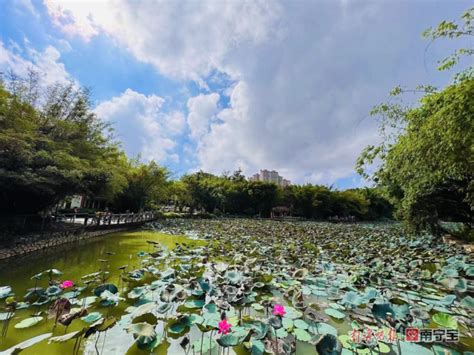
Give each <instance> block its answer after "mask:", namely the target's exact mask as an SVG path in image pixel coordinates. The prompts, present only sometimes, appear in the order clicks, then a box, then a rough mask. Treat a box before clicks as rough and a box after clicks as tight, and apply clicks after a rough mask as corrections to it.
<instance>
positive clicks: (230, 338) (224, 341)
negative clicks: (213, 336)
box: [217, 333, 242, 348]
mask: <svg viewBox="0 0 474 355" xmlns="http://www.w3.org/2000/svg"><path fill="white" fill-rule="evenodd" d="M217 342H218V343H219V345H220V346H222V347H224V348H228V347H233V346H237V345H239V344H240V343H241V342H242V341H241V339H240V338H239V337H238V336H236V335H234V334H232V333H229V334H225V335H223V336H221V337H220V338H217Z"/></svg>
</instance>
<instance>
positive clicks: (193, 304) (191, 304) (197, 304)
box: [184, 299, 205, 308]
mask: <svg viewBox="0 0 474 355" xmlns="http://www.w3.org/2000/svg"><path fill="white" fill-rule="evenodd" d="M204 303H205V301H204V300H195V299H190V300H187V301H186V302H185V303H184V306H185V307H186V308H202V307H204Z"/></svg>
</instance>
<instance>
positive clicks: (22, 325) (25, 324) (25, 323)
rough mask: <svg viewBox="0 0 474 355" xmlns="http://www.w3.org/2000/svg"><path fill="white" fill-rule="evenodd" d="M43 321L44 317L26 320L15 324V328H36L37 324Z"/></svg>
mask: <svg viewBox="0 0 474 355" xmlns="http://www.w3.org/2000/svg"><path fill="white" fill-rule="evenodd" d="M42 320H43V317H41V316H36V317H31V318H26V319H23V320H22V321H21V322H18V323H17V324H15V328H17V329H23V328H29V327H32V326H34V325H35V324H38V323H39V322H41V321H42Z"/></svg>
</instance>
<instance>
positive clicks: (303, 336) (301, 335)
mask: <svg viewBox="0 0 474 355" xmlns="http://www.w3.org/2000/svg"><path fill="white" fill-rule="evenodd" d="M293 334H294V335H295V337H296V339H298V340H299V341H304V342H309V341H311V334H309V333H308V332H307V331H306V330H304V329H299V328H295V329H294V330H293Z"/></svg>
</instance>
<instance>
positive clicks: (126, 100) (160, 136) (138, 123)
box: [94, 89, 185, 163]
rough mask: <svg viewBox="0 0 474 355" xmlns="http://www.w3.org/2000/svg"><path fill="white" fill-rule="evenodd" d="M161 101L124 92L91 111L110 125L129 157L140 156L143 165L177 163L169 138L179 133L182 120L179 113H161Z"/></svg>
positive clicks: (156, 98)
mask: <svg viewBox="0 0 474 355" xmlns="http://www.w3.org/2000/svg"><path fill="white" fill-rule="evenodd" d="M164 101H165V100H164V99H163V98H161V97H159V96H156V95H148V96H147V95H143V94H141V93H138V92H136V91H134V90H131V89H127V90H126V91H125V92H123V93H122V94H121V95H120V96H116V97H113V98H112V99H110V100H108V101H104V102H101V103H100V104H99V105H98V106H97V107H96V108H95V110H94V111H95V113H96V114H97V115H98V116H99V117H100V118H102V119H104V120H107V121H110V122H112V123H113V125H114V128H115V130H116V135H117V138H118V139H120V140H121V141H122V142H123V143H124V148H125V151H126V152H127V153H128V154H129V155H132V156H136V155H138V154H140V155H141V156H142V158H143V159H144V160H146V161H150V160H156V161H159V162H160V163H166V162H177V161H178V160H179V157H178V155H177V154H176V153H174V152H173V150H174V148H175V147H176V142H175V140H174V139H173V136H174V135H176V134H179V133H181V132H182V130H183V129H184V127H185V119H184V116H183V115H182V113H179V112H171V113H163V104H164Z"/></svg>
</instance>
